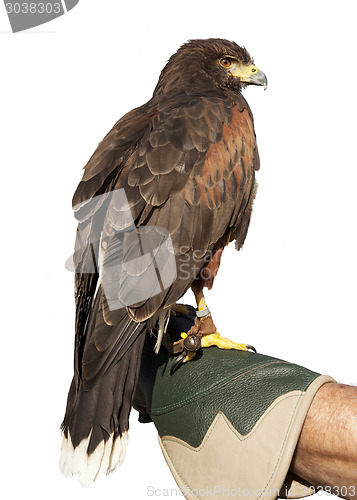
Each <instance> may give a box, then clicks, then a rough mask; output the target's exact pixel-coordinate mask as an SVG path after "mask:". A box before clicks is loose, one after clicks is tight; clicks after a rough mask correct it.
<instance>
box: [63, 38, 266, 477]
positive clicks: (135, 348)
mask: <svg viewBox="0 0 357 500" xmlns="http://www.w3.org/2000/svg"><path fill="white" fill-rule="evenodd" d="M251 84H252V85H262V86H264V88H266V85H267V80H266V77H265V75H264V73H263V72H262V71H261V70H259V69H258V68H257V67H256V66H255V65H254V62H253V59H252V58H251V56H250V55H249V53H248V52H247V50H246V49H245V48H243V47H240V46H238V45H237V44H236V43H234V42H231V41H228V40H222V39H213V38H212V39H206V40H191V41H189V42H187V43H185V44H184V45H182V46H181V47H180V48H179V49H178V51H177V52H176V53H175V54H174V55H173V56H172V57H171V58H170V59H169V61H168V62H167V64H166V66H165V67H164V69H163V70H162V72H161V74H160V77H159V81H158V83H157V86H156V88H155V90H154V93H153V96H152V98H151V99H150V100H149V101H148V102H147V103H146V104H144V105H143V106H141V107H139V108H136V109H134V110H132V111H130V112H129V113H127V114H126V115H124V116H123V117H122V118H121V119H120V120H119V121H118V122H117V123H116V124H115V125H114V127H113V128H112V130H111V131H110V132H109V133H108V134H107V136H106V137H105V138H104V139H103V140H102V142H101V143H100V144H99V146H98V147H97V149H96V151H95V152H94V154H93V155H92V157H91V158H90V160H89V162H88V163H87V165H86V166H85V168H84V174H83V177H82V180H81V182H80V183H79V185H78V188H77V190H76V192H75V194H74V197H73V207H74V210H75V216H76V218H77V220H78V230H77V240H76V247H75V253H74V265H75V300H76V323H75V329H76V335H75V355H74V358H75V359H74V377H73V381H72V384H71V387H70V390H69V394H68V401H67V407H66V412H65V417H64V420H63V423H62V426H61V429H62V432H63V441H62V448H61V458H60V467H61V470H62V472H63V473H64V474H65V475H67V476H71V475H73V474H79V480H80V482H81V484H82V485H89V484H90V483H91V482H92V481H94V480H95V479H96V477H97V476H98V474H99V472H100V471H104V472H110V471H112V470H114V469H115V468H116V466H117V465H118V464H120V463H121V462H122V460H123V458H124V455H125V450H126V446H127V432H128V427H129V423H128V422H129V413H130V408H131V402H132V398H133V392H134V389H135V384H136V380H137V377H138V370H139V366H140V357H141V352H142V348H143V343H144V340H145V336H146V332H153V334H155V335H157V337H158V339H157V347H159V345H160V341H161V340H162V336H163V334H164V332H165V328H166V324H167V319H168V317H169V314H170V310H171V309H173V308H175V304H176V302H177V301H178V300H179V299H180V297H181V296H182V295H183V294H184V293H185V292H186V290H188V289H189V288H190V287H192V289H193V291H194V293H195V296H196V300H197V307H198V313H197V315H198V318H197V321H196V330H195V335H193V336H191V340H192V338H193V340H195V339H196V340H197V338H199V339H200V340H201V342H202V344H201V345H212V344H215V345H218V346H219V347H223V348H224V347H228V348H237V349H247V346H246V345H245V344H235V343H233V342H230V341H229V340H228V339H222V338H221V337H220V336H219V334H218V333H216V332H215V330H212V328H211V327H212V325H213V323H212V322H211V323H209V322H208V323H207V320H208V319H210V314H209V310H208V308H207V306H206V304H205V300H204V296H203V288H204V287H208V288H211V287H212V284H213V280H214V277H215V275H216V273H217V270H218V267H219V264H220V260H221V255H222V251H223V248H224V247H225V246H226V245H227V244H228V243H229V242H231V241H235V242H236V248H237V249H238V250H239V249H240V248H241V247H242V245H243V242H244V240H245V237H246V233H247V230H248V226H249V221H250V216H251V211H252V204H253V200H254V197H255V192H256V181H255V171H256V170H258V169H259V154H258V149H257V144H256V136H255V132H254V125H253V117H252V113H251V110H250V108H249V106H248V104H247V102H246V100H245V99H244V97H243V96H242V94H241V91H242V89H244V88H245V87H246V86H247V85H251ZM207 325H208V326H209V327H208V328H207ZM210 328H211V330H210ZM196 347H197V346H196ZM194 350H195V349H193V351H194ZM193 354H194V353H193ZM193 354H192V349H190V348H189V346H187V344H186V349H185V350H184V352H183V357H182V355H181V361H182V362H185V361H188V360H189V359H190V358H191V357H192V355H193ZM200 362H204V360H203V359H202V360H201V361H200ZM181 369H182V368H180V370H181ZM178 373H179V372H178Z"/></svg>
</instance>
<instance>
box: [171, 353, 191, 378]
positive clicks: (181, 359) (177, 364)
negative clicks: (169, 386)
mask: <svg viewBox="0 0 357 500" xmlns="http://www.w3.org/2000/svg"><path fill="white" fill-rule="evenodd" d="M186 356H187V354H186V352H185V351H183V352H182V353H181V354H179V355H178V356H177V358H176V359H175V361H174V363H173V365H172V366H171V370H170V375H173V374H174V373H175V371H176V370H178V369H179V368H180V366H181V365H182V364H183V362H184V360H185V359H186Z"/></svg>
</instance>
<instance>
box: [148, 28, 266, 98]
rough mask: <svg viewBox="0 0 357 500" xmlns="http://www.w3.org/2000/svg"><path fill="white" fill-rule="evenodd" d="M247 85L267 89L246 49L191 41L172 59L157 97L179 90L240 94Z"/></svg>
mask: <svg viewBox="0 0 357 500" xmlns="http://www.w3.org/2000/svg"><path fill="white" fill-rule="evenodd" d="M247 85H262V86H264V88H266V87H267V78H266V76H265V74H264V73H263V72H262V71H261V70H260V69H258V68H257V67H256V66H255V65H254V61H253V59H252V58H251V56H250V55H249V53H248V52H247V50H246V49H245V48H244V47H240V46H239V45H237V44H236V43H234V42H230V41H229V40H222V39H220V38H209V39H207V40H190V41H189V42H187V43H185V44H184V45H182V46H181V47H180V48H179V50H178V51H177V52H176V53H175V54H174V55H173V56H171V57H170V59H169V61H168V63H167V64H166V66H165V67H164V69H163V70H162V72H161V75H160V79H159V82H158V84H157V87H156V89H155V94H157V93H159V92H170V91H173V90H175V89H185V90H187V91H195V90H196V89H205V88H217V87H218V88H220V89H221V90H233V91H236V92H240V91H241V90H242V88H244V87H246V86H247Z"/></svg>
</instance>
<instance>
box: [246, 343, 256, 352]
mask: <svg viewBox="0 0 357 500" xmlns="http://www.w3.org/2000/svg"><path fill="white" fill-rule="evenodd" d="M245 347H246V348H247V349H248V351H252V352H255V354H256V353H257V350H256V348H255V347H253V346H252V345H250V344H245Z"/></svg>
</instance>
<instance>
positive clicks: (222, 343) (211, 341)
mask: <svg viewBox="0 0 357 500" xmlns="http://www.w3.org/2000/svg"><path fill="white" fill-rule="evenodd" d="M212 345H215V346H217V347H219V348H220V349H237V350H238V351H247V350H248V348H247V346H246V345H245V344H237V342H233V340H230V339H228V338H226V337H221V336H220V334H219V333H218V332H216V333H209V334H208V335H203V337H202V339H201V346H202V347H210V346H212Z"/></svg>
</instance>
